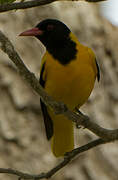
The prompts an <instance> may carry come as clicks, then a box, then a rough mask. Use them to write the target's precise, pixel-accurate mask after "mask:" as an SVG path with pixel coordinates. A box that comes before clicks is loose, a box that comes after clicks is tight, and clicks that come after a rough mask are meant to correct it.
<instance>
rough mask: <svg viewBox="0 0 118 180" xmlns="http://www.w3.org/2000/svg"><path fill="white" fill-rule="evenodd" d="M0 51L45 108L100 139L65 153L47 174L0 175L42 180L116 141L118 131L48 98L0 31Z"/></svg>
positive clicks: (2, 170)
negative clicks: (86, 154)
mask: <svg viewBox="0 0 118 180" xmlns="http://www.w3.org/2000/svg"><path fill="white" fill-rule="evenodd" d="M0 49H1V50H2V51H4V52H5V53H6V54H7V55H8V57H9V58H10V59H11V61H12V62H13V63H14V64H15V65H16V67H17V69H18V71H19V74H20V75H21V76H22V77H23V78H24V79H25V80H26V82H27V83H28V84H29V85H30V86H31V87H32V88H33V90H34V91H35V92H36V93H37V94H39V95H40V96H41V98H42V100H43V101H44V103H45V104H46V105H47V106H50V107H51V108H53V109H54V112H55V113H57V114H64V115H65V116H66V117H67V118H69V119H70V120H72V121H74V122H75V123H76V124H77V126H78V125H82V126H84V127H85V128H87V129H89V130H90V131H92V132H93V133H95V134H96V135H98V136H99V137H101V138H100V139H97V140H94V141H92V142H90V143H88V144H86V145H84V146H81V147H79V148H77V149H74V150H73V151H71V152H69V153H66V155H65V157H64V160H63V161H62V162H61V163H60V164H58V165H57V166H56V167H54V168H53V169H51V170H50V171H48V172H47V173H41V174H39V175H30V174H26V173H22V172H20V171H16V170H12V169H3V168H0V173H8V174H14V175H17V176H19V178H20V179H21V178H24V179H34V180H36V179H43V178H49V177H51V176H52V175H53V174H55V173H56V172H57V171H59V170H60V169H61V168H63V167H64V166H66V165H67V164H68V163H69V162H70V161H71V160H72V159H73V158H74V157H75V156H77V155H79V154H80V153H82V152H85V151H87V150H89V149H91V148H93V147H95V146H98V145H100V144H104V143H108V142H111V141H114V140H118V129H116V130H108V129H104V128H102V127H100V126H99V125H97V124H96V123H93V122H92V121H91V120H90V119H89V117H88V116H86V115H83V114H77V113H74V112H71V111H70V110H69V109H68V108H67V106H66V105H64V104H63V103H61V102H56V101H55V100H54V99H53V98H52V97H50V96H48V94H47V93H46V92H45V91H44V89H43V88H42V86H41V85H40V84H39V82H38V80H37V79H36V77H35V75H34V74H33V73H31V72H30V71H29V70H28V68H27V67H26V66H25V64H24V63H23V61H22V60H21V58H20V56H19V55H18V53H17V52H16V51H15V49H14V47H13V45H12V43H11V42H10V41H9V39H8V38H7V37H6V36H5V35H4V34H3V33H2V32H1V31H0Z"/></svg>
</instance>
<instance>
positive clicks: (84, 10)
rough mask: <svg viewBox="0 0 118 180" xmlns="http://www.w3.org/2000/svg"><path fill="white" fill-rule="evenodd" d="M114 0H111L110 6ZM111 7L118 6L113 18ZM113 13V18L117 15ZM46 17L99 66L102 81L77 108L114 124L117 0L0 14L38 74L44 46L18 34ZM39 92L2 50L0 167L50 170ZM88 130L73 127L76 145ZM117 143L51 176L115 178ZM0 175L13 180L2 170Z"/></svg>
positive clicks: (117, 110)
mask: <svg viewBox="0 0 118 180" xmlns="http://www.w3.org/2000/svg"><path fill="white" fill-rule="evenodd" d="M114 3H117V4H115V6H114ZM115 9H116V10H117V11H116V12H117V13H116V15H115V18H114V17H113V16H114V14H115ZM116 16H117V17H116ZM45 18H56V19H59V20H61V21H63V22H64V23H65V24H67V25H68V26H69V27H70V29H71V30H72V31H73V32H74V33H75V34H76V36H77V37H78V39H79V41H80V42H81V43H83V44H85V45H87V46H89V47H91V48H92V49H93V50H94V52H95V54H96V57H97V61H98V63H99V65H100V69H101V80H100V82H99V83H98V82H97V81H96V85H95V88H94V91H93V93H92V94H91V96H90V98H89V100H88V102H87V103H86V104H85V105H84V106H83V107H82V108H81V110H82V111H83V112H84V113H86V114H88V115H89V117H90V118H91V119H92V120H93V121H95V122H96V123H98V124H99V125H101V126H102V127H104V128H111V129H114V128H117V127H118V27H117V25H118V2H117V0H111V1H108V2H104V3H98V4H96V3H95V4H92V3H85V2H55V3H52V4H50V5H45V6H42V7H37V8H32V9H27V10H17V11H10V12H8V13H1V14H0V30H2V31H3V32H4V33H5V35H6V36H8V38H9V39H10V40H11V42H12V43H13V44H14V46H15V48H16V50H17V52H18V53H19V54H20V56H21V58H22V59H23V61H24V63H25V64H26V65H27V67H28V68H29V69H30V70H31V71H32V72H34V73H35V74H36V76H37V78H39V69H40V62H41V57H42V56H43V54H44V51H45V48H44V47H43V46H42V44H40V42H39V41H37V40H36V39H35V38H33V37H27V38H25V37H19V36H18V35H19V34H20V33H21V32H23V31H24V30H27V29H28V28H31V27H34V26H35V25H36V24H37V23H38V22H39V21H41V20H43V19H45ZM39 99H40V97H39V96H38V95H37V94H35V92H34V91H33V90H32V89H31V88H30V87H29V86H28V84H27V83H26V82H25V81H24V80H23V79H22V78H21V77H20V76H19V75H18V73H17V70H16V67H15V66H14V64H12V63H11V61H10V60H9V58H8V57H7V55H5V54H4V53H3V52H2V51H0V167H2V168H14V169H17V170H21V171H23V172H27V173H33V174H34V173H36V174H37V173H41V172H46V171H48V170H50V169H51V168H52V167H54V166H55V165H56V164H57V163H59V162H60V160H61V159H57V158H55V157H54V156H53V155H52V153H51V150H50V143H49V142H48V141H47V140H46V136H45V129H44V124H43V120H42V114H41V109H40V101H39ZM96 138H97V137H96V136H95V135H94V134H93V133H91V132H90V131H88V130H87V129H79V130H78V129H76V128H75V140H76V147H78V146H82V145H84V144H85V143H87V142H89V141H91V140H93V139H96ZM117 149H118V143H117V142H113V143H109V144H105V145H101V146H99V147H96V148H94V149H92V150H90V151H87V152H85V153H83V154H81V155H79V156H78V157H76V159H74V160H73V161H72V162H71V163H70V164H68V166H66V167H65V168H63V169H62V170H61V171H59V172H58V173H57V174H56V175H54V176H53V177H52V178H51V179H52V180H59V179H61V180H78V179H79V180H99V179H102V180H118V165H117V164H118V163H117V162H118V150H117ZM0 179H5V180H15V179H17V178H16V177H15V176H12V175H5V174H0Z"/></svg>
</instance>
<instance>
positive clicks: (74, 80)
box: [42, 33, 97, 157]
mask: <svg viewBox="0 0 118 180" xmlns="http://www.w3.org/2000/svg"><path fill="white" fill-rule="evenodd" d="M70 37H71V39H72V40H73V41H74V42H76V49H77V54H76V60H72V61H71V62H70V63H69V64H67V65H62V64H60V63H59V61H57V60H55V59H54V57H52V55H51V54H50V53H49V52H48V51H47V52H46V53H45V55H44V57H43V60H42V62H43V63H45V70H44V73H43V78H44V80H45V81H46V82H45V90H46V92H47V93H48V94H49V95H51V96H53V97H54V99H55V100H57V101H61V102H64V103H65V104H66V105H67V106H68V108H69V109H71V110H74V108H75V107H80V106H81V105H83V104H84V103H85V102H86V100H87V99H88V97H89V95H90V94H91V91H92V89H93V87H94V82H95V79H96V75H97V67H96V62H95V55H94V53H93V51H92V50H91V49H90V48H88V47H85V46H83V45H82V44H80V43H79V42H78V40H77V38H76V37H75V36H74V35H73V34H72V33H70ZM48 113H49V115H50V117H51V119H52V121H53V126H54V135H53V137H52V139H51V143H52V151H53V153H54V155H55V156H57V157H58V156H63V155H64V153H65V152H68V151H70V150H72V149H73V148H74V132H73V131H74V130H73V122H71V121H70V120H68V119H67V118H66V117H64V116H63V115H55V114H54V113H53V110H50V109H49V108H48Z"/></svg>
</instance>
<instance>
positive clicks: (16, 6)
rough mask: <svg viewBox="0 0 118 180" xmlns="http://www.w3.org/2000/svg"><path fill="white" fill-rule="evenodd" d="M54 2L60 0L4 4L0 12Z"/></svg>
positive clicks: (99, 0) (93, 0) (35, 0)
mask: <svg viewBox="0 0 118 180" xmlns="http://www.w3.org/2000/svg"><path fill="white" fill-rule="evenodd" d="M54 1H58V0H32V1H26V2H17V3H8V4H3V5H0V12H6V11H10V10H17V9H27V8H33V7H37V6H42V5H46V4H50V3H52V2H54ZM69 1H86V2H94V3H95V2H101V1H106V0H69Z"/></svg>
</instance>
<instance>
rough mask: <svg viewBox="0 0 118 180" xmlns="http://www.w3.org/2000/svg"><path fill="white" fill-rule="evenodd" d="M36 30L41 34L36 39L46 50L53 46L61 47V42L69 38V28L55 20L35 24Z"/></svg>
mask: <svg viewBox="0 0 118 180" xmlns="http://www.w3.org/2000/svg"><path fill="white" fill-rule="evenodd" d="M36 28H38V29H39V30H40V31H42V34H41V35H38V36H36V37H37V38H38V39H39V40H40V41H41V42H42V43H43V44H44V45H45V46H46V48H47V49H48V48H50V47H53V46H54V47H62V44H63V42H64V41H66V39H68V38H69V33H70V30H69V28H68V27H67V26H66V25H65V24H64V23H62V22H60V21H58V20H55V19H46V20H44V21H42V22H40V23H39V24H37V26H36Z"/></svg>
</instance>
